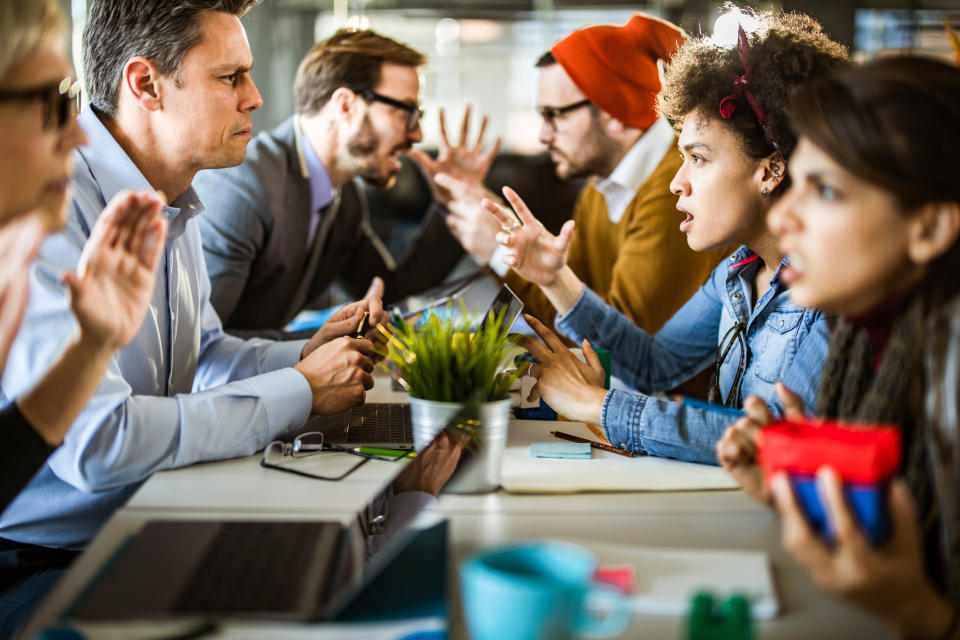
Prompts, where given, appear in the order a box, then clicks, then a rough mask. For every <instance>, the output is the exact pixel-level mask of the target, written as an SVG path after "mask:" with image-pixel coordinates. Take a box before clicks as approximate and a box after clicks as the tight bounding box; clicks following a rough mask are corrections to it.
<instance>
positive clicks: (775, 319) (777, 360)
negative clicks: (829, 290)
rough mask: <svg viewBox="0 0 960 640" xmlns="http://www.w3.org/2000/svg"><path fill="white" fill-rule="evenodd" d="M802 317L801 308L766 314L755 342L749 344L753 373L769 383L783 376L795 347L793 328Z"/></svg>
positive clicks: (794, 331)
mask: <svg viewBox="0 0 960 640" xmlns="http://www.w3.org/2000/svg"><path fill="white" fill-rule="evenodd" d="M802 319H803V309H800V308H797V307H793V308H781V309H777V310H776V311H774V312H773V313H771V314H770V316H769V317H768V318H767V321H766V322H765V323H764V326H763V328H762V329H761V330H760V332H759V334H760V335H758V336H757V338H759V339H758V340H757V344H756V346H757V347H759V349H756V348H751V351H752V352H753V357H754V358H755V366H754V374H755V375H756V376H757V377H758V378H760V379H761V380H763V381H765V382H769V383H771V384H773V383H775V382H777V381H778V380H780V379H781V378H783V376H784V374H785V373H786V372H787V369H788V368H789V367H790V363H792V362H793V356H794V355H796V350H797V339H796V337H797V328H798V327H799V326H800V321H801V320H802Z"/></svg>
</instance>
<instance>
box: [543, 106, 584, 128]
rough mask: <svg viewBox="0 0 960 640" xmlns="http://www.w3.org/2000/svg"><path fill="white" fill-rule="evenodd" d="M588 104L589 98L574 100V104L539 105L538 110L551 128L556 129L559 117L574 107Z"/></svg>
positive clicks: (577, 107)
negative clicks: (558, 105)
mask: <svg viewBox="0 0 960 640" xmlns="http://www.w3.org/2000/svg"><path fill="white" fill-rule="evenodd" d="M588 104H590V101H589V100H581V101H580V102H574V103H573V104H568V105H566V106H563V107H537V112H538V113H539V114H540V117H541V118H543V119H544V121H545V122H546V123H547V124H548V125H550V128H551V129H554V130H555V129H556V128H557V120H556V119H557V118H559V117H560V116H562V115H563V114H565V113H568V112H570V111H573V110H574V109H579V108H581V107H585V106H587V105H588Z"/></svg>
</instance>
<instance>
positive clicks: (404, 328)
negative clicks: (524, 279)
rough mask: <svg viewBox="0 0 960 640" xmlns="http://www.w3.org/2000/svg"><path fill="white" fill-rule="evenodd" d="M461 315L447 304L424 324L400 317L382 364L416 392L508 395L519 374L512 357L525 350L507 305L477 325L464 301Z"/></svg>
mask: <svg viewBox="0 0 960 640" xmlns="http://www.w3.org/2000/svg"><path fill="white" fill-rule="evenodd" d="M460 307H461V312H462V313H460V314H459V315H454V314H452V313H451V307H450V304H449V303H448V304H447V307H446V313H445V314H443V316H442V317H441V316H438V315H437V314H434V313H431V314H430V315H429V317H428V318H427V319H426V320H425V321H424V322H422V323H420V324H419V325H414V324H413V323H411V322H403V321H401V322H400V323H398V324H397V325H395V326H394V327H393V330H392V331H390V330H387V329H385V328H383V327H382V326H381V327H380V331H381V332H382V333H383V335H384V343H383V344H381V345H380V346H379V347H378V353H379V355H381V356H383V360H382V361H381V362H380V363H379V366H380V367H381V368H383V369H385V370H386V371H388V372H389V373H390V374H391V375H392V376H394V377H395V378H396V379H397V380H398V381H399V382H400V384H401V386H403V388H404V389H405V390H406V391H407V392H408V393H409V394H410V395H411V396H412V397H414V398H420V399H422V400H435V401H439V402H468V401H472V402H490V401H494V400H504V399H506V398H507V397H508V395H509V393H510V387H511V385H512V384H513V383H514V381H515V380H516V379H517V377H518V376H519V375H520V371H519V370H517V369H516V368H513V367H512V365H513V357H514V356H515V355H516V354H517V353H519V352H521V349H520V348H519V347H518V346H517V345H516V344H515V343H514V340H513V338H512V336H510V327H509V326H508V325H506V324H505V323H504V314H505V313H506V308H504V309H501V310H500V312H499V313H498V314H497V315H494V314H493V312H492V311H491V312H490V313H489V314H488V316H487V318H486V321H485V322H482V323H480V326H478V327H477V328H476V329H475V330H474V329H473V328H472V324H473V323H472V322H471V321H472V320H474V319H475V318H476V316H473V317H471V316H470V314H469V313H467V310H466V308H465V306H464V305H463V302H462V301H461V305H460Z"/></svg>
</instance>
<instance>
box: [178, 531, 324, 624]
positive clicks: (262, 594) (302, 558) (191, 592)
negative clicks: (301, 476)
mask: <svg viewBox="0 0 960 640" xmlns="http://www.w3.org/2000/svg"><path fill="white" fill-rule="evenodd" d="M325 526H329V524H328V523H318V522H263V523H258V522H226V523H224V524H223V525H222V526H221V528H220V530H219V531H218V532H217V534H216V536H215V538H214V541H213V543H212V544H211V545H210V547H209V548H208V549H207V552H206V554H205V556H204V558H203V559H202V561H201V562H200V563H199V564H198V565H197V567H196V569H195V571H194V573H193V576H192V577H191V578H190V580H189V583H188V586H187V588H186V589H185V590H184V591H183V593H182V594H181V596H180V598H179V600H178V601H177V604H176V605H175V606H174V610H175V611H177V612H179V613H211V612H213V613H216V612H224V613H229V612H239V613H251V612H253V613H262V612H283V611H289V610H290V608H291V603H293V602H296V601H297V597H298V596H299V594H300V592H301V591H300V590H301V587H302V584H303V581H304V577H305V575H306V572H307V571H308V570H309V568H310V556H311V554H312V551H313V549H314V548H315V547H316V545H317V544H318V542H319V538H320V536H321V535H322V532H323V530H324V527H325Z"/></svg>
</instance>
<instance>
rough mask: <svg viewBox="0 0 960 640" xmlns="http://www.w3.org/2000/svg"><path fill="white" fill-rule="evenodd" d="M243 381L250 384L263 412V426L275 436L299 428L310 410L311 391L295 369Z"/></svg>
mask: <svg viewBox="0 0 960 640" xmlns="http://www.w3.org/2000/svg"><path fill="white" fill-rule="evenodd" d="M247 382H250V383H253V384H254V386H255V387H256V391H257V392H258V393H259V394H260V397H261V399H262V400H263V404H264V407H265V408H266V411H267V424H268V425H269V427H270V430H271V431H273V432H274V433H276V432H277V431H278V430H281V429H289V428H295V427H299V426H301V425H303V424H304V423H305V422H306V421H307V418H309V417H310V410H311V409H313V391H312V390H311V389H310V384H309V383H308V382H307V379H306V378H304V377H303V374H301V373H300V372H299V371H297V370H296V369H293V368H290V367H287V368H284V369H278V370H277V371H273V372H271V373H265V374H263V375H260V376H256V377H254V378H249V379H248V380H247Z"/></svg>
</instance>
